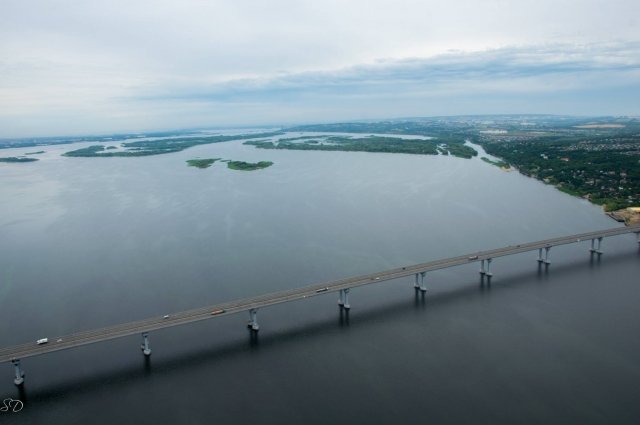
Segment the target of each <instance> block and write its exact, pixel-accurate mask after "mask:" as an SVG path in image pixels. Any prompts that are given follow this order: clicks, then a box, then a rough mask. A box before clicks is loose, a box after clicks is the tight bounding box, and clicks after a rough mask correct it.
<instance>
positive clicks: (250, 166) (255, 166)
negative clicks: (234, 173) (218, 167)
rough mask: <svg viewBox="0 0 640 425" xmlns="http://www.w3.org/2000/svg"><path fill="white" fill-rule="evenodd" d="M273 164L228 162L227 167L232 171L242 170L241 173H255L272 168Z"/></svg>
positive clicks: (267, 162)
mask: <svg viewBox="0 0 640 425" xmlns="http://www.w3.org/2000/svg"><path fill="white" fill-rule="evenodd" d="M272 165H273V162H271V161H260V162H256V163H251V162H244V161H229V162H227V167H228V168H230V169H231V170H241V171H253V170H261V169H263V168H267V167H271V166H272Z"/></svg>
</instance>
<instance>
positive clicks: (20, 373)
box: [11, 359, 24, 386]
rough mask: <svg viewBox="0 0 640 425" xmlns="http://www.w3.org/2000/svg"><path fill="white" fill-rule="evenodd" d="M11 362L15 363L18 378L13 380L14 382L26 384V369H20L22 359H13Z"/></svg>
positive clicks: (18, 384)
mask: <svg viewBox="0 0 640 425" xmlns="http://www.w3.org/2000/svg"><path fill="white" fill-rule="evenodd" d="M11 363H13V367H14V368H15V372H16V378H15V379H14V380H13V383H14V384H16V385H17V386H20V385H22V384H24V371H23V370H22V369H20V359H13V360H11Z"/></svg>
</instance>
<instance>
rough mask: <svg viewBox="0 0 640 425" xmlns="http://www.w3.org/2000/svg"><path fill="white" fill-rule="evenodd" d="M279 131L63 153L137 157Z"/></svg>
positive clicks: (190, 138)
mask: <svg viewBox="0 0 640 425" xmlns="http://www.w3.org/2000/svg"><path fill="white" fill-rule="evenodd" d="M281 134H282V133H281V132H270V133H254V134H237V135H232V136H207V137H175V138H170V139H161V140H140V141H137V142H125V143H122V147H123V148H124V150H123V151H117V152H106V149H105V147H104V146H102V145H92V146H88V147H86V148H81V149H76V150H73V151H69V152H66V153H64V154H63V156H69V157H100V158H107V157H139V156H150V155H160V154H164V153H173V152H180V151H183V150H185V149H187V148H190V147H193V146H199V145H207V144H210V143H221V142H230V141H233V140H242V139H258V138H265V137H273V136H278V135H281Z"/></svg>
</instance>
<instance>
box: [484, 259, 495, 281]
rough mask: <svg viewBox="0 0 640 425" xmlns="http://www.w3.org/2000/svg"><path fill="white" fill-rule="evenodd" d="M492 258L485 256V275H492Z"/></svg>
mask: <svg viewBox="0 0 640 425" xmlns="http://www.w3.org/2000/svg"><path fill="white" fill-rule="evenodd" d="M492 260H493V259H492V258H487V269H486V270H485V272H484V275H485V276H487V277H491V276H493V273H491V261H492Z"/></svg>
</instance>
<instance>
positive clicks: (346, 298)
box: [344, 288, 351, 310]
mask: <svg viewBox="0 0 640 425" xmlns="http://www.w3.org/2000/svg"><path fill="white" fill-rule="evenodd" d="M350 308H351V306H350V305H349V289H348V288H347V289H344V309H345V310H349V309H350Z"/></svg>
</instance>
